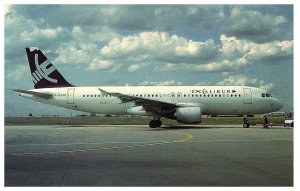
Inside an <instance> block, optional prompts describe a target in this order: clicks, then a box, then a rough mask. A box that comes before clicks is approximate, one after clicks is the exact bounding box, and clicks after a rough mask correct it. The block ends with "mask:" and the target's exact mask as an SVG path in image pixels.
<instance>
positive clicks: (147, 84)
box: [138, 80, 182, 86]
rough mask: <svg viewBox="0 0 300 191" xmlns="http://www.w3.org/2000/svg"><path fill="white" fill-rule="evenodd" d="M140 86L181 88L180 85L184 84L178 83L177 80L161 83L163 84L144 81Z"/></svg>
mask: <svg viewBox="0 0 300 191" xmlns="http://www.w3.org/2000/svg"><path fill="white" fill-rule="evenodd" d="M138 85H140V86H180V85H182V83H181V82H176V81H175V80H170V81H161V82H151V81H143V82H140V83H139V84H138Z"/></svg>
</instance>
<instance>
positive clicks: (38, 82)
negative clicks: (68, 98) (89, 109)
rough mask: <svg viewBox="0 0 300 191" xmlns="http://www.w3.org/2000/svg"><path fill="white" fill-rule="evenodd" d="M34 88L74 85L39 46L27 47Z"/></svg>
mask: <svg viewBox="0 0 300 191" xmlns="http://www.w3.org/2000/svg"><path fill="white" fill-rule="evenodd" d="M26 53H27V58H28V62H29V66H30V71H31V75H32V81H33V83H34V88H54V87H73V85H72V84H70V83H69V82H67V81H66V80H65V78H64V77H63V76H62V75H61V74H60V73H59V72H58V70H57V69H56V68H55V67H54V66H53V65H52V63H51V62H50V61H49V60H48V58H47V57H46V56H45V55H44V54H43V53H42V51H41V50H39V49H38V48H26Z"/></svg>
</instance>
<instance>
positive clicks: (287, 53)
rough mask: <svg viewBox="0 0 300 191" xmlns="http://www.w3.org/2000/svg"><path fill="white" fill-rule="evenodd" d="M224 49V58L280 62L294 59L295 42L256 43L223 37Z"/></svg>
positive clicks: (222, 48) (221, 38)
mask: <svg viewBox="0 0 300 191" xmlns="http://www.w3.org/2000/svg"><path fill="white" fill-rule="evenodd" d="M220 41H221V43H222V47H221V49H220V51H221V52H222V55H223V57H224V58H228V59H230V58H244V59H246V60H249V61H260V60H263V59H268V58H273V57H276V58H277V59H278V60H280V59H285V58H287V57H290V58H291V57H292V55H293V45H294V41H293V40H284V41H272V42H265V43H255V42H252V41H249V40H241V39H237V38H236V37H227V36H226V35H221V37H220Z"/></svg>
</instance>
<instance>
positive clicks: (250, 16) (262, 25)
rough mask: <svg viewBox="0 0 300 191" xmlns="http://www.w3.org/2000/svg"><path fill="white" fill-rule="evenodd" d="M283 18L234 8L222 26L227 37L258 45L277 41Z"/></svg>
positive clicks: (283, 21)
mask: <svg viewBox="0 0 300 191" xmlns="http://www.w3.org/2000/svg"><path fill="white" fill-rule="evenodd" d="M286 22H287V19H286V18H285V17H283V16H275V15H270V14H265V15H264V14H262V13H261V12H259V11H253V10H246V9H243V8H241V7H234V8H233V9H232V10H231V11H230V16H229V17H228V18H227V19H226V22H225V24H224V31H225V32H226V34H227V35H229V36H236V37H238V38H242V39H248V40H251V41H255V42H258V43H261V42H266V41H273V40H278V38H280V35H277V33H278V30H279V26H280V25H282V24H284V23H286Z"/></svg>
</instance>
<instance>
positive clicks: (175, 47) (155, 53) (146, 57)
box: [100, 32, 218, 63]
mask: <svg viewBox="0 0 300 191" xmlns="http://www.w3.org/2000/svg"><path fill="white" fill-rule="evenodd" d="M217 52H218V47H217V46H216V45H215V44H214V41H213V40H211V39H209V40H207V41H205V42H200V41H198V42H196V41H192V40H189V39H186V38H184V37H181V36H178V35H169V34H168V33H166V32H141V33H139V34H138V35H131V36H130V35H129V36H125V37H121V38H119V37H118V38H114V39H112V40H111V41H110V42H109V43H108V45H106V46H104V47H103V48H102V49H101V50H100V55H101V56H103V57H105V58H110V59H117V58H124V57H129V58H132V57H136V58H139V59H138V60H139V61H151V60H154V61H162V62H177V63H178V62H192V63H194V62H195V60H197V62H205V61H207V60H208V59H210V58H211V57H212V55H214V54H217Z"/></svg>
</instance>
